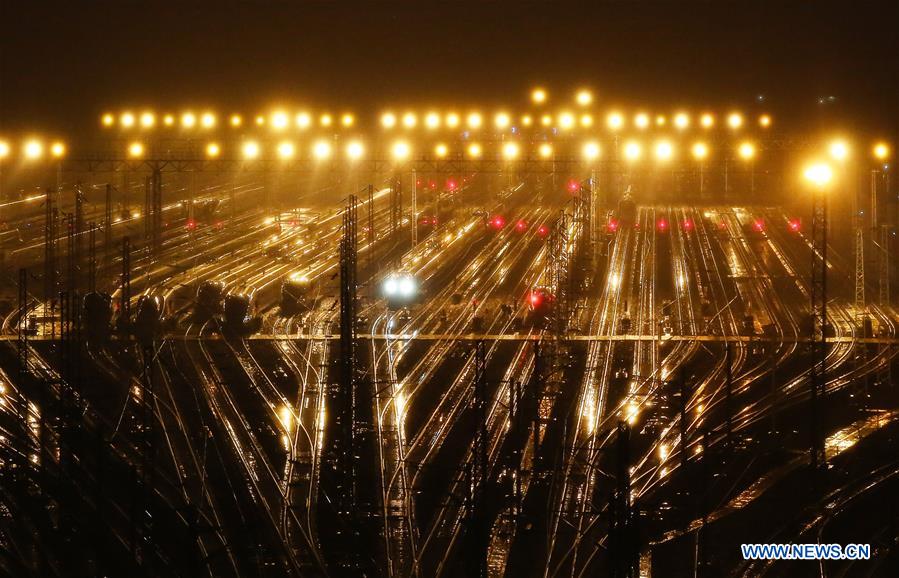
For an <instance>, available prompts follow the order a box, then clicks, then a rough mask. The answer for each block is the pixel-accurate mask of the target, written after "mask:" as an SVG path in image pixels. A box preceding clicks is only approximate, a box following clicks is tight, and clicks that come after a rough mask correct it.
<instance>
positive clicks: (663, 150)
mask: <svg viewBox="0 0 899 578" xmlns="http://www.w3.org/2000/svg"><path fill="white" fill-rule="evenodd" d="M334 146H335V145H334V144H333V143H332V142H331V141H328V140H324V139H321V140H317V141H315V142H314V143H312V145H311V150H310V151H309V152H310V153H311V156H312V157H313V158H316V159H319V160H325V159H329V158H331V157H332V156H333V154H334ZM498 147H499V148H498V150H497V151H496V152H497V153H498V154H499V156H500V157H501V158H503V159H505V160H508V161H514V160H517V159H519V158H521V157H522V156H523V155H524V154H526V151H524V150H523V145H521V144H520V143H518V142H514V141H506V142H504V143H498ZM621 151H622V153H623V157H624V159H625V160H628V161H638V160H640V159H641V158H642V157H643V156H644V145H643V143H641V142H640V141H637V140H628V141H625V142H624V143H622V146H621ZM263 152H264V151H263V147H262V145H260V143H259V142H257V141H254V140H246V141H243V142H242V143H241V144H240V145H239V156H240V157H241V158H243V159H245V160H254V159H257V158H261V157H262V155H263ZM271 152H274V155H275V156H277V158H280V159H283V160H289V159H292V158H295V157H297V156H300V155H301V152H302V151H301V150H300V149H299V147H298V146H297V145H296V144H295V143H294V142H293V141H289V140H284V141H281V142H280V143H277V144H276V145H274V148H273V151H271ZM450 152H451V150H450V147H449V146H448V145H447V144H444V143H438V144H436V145H434V147H433V156H434V157H436V158H446V157H447V156H449V155H450ZM460 152H462V153H463V154H464V155H465V156H467V157H469V158H473V159H477V158H481V157H483V156H484V155H485V154H486V152H487V151H485V148H484V146H483V145H481V144H480V143H477V142H472V143H469V144H467V145H466V146H465V148H464V150H463V151H460ZM554 152H555V150H554V148H553V145H552V144H551V143H547V142H544V143H541V144H539V145H537V146H536V148H535V149H534V151H533V153H534V154H535V156H536V157H537V158H541V159H546V160H550V159H552V158H553V155H554ZM711 152H712V151H711V148H710V147H709V145H708V144H706V143H705V142H702V141H698V142H695V143H693V145H692V146H691V147H690V154H691V155H692V156H693V158H694V159H696V160H700V161H701V160H703V159H705V158H707V157H709V156H710V155H711ZM735 152H736V154H737V156H738V157H739V158H741V159H743V160H746V161H751V160H752V159H754V158H755V157H756V156H757V154H758V148H757V146H756V144H755V143H753V142H751V141H748V140H746V141H742V142H740V143H738V144H737V146H736V151H735ZM827 152H828V154H829V156H830V157H831V158H832V159H833V160H837V161H843V160H845V159H847V158H848V157H849V156H850V154H851V146H850V144H849V143H848V142H847V141H845V140H843V139H834V140H832V141H830V142H829V143H828V146H827ZM871 152H872V155H873V156H874V158H875V159H877V160H880V161H884V160H886V159H887V158H889V156H890V147H889V145H887V144H886V143H885V142H877V143H875V144H874V145H873V146H872V149H871ZM147 153H148V148H147V146H146V145H145V144H144V143H143V142H140V141H134V142H131V143H130V144H128V147H127V155H128V157H130V158H133V159H140V158H143V157H145V156H146V155H147ZM204 153H205V155H206V157H207V158H210V159H215V158H219V157H221V156H222V155H223V154H224V153H225V150H224V147H223V146H222V145H220V144H219V143H216V142H210V143H207V144H206V145H205V149H204ZM344 153H345V154H346V157H347V158H348V159H350V160H358V159H361V158H363V157H364V156H365V145H364V143H363V142H362V141H359V140H351V141H349V142H348V143H346V144H345V146H344ZM412 153H413V147H412V145H411V144H410V143H409V142H407V141H404V140H397V141H395V142H393V143H392V145H391V146H390V156H391V157H392V158H393V159H394V160H397V161H402V160H406V159H408V158H410V157H411V156H412ZM651 153H652V154H653V155H654V157H655V158H656V159H657V160H659V161H668V160H671V159H673V158H674V156H675V154H676V145H675V144H674V143H672V142H671V141H669V140H665V139H661V140H657V141H656V142H655V143H654V144H653V145H652V148H651ZM11 154H12V147H11V145H10V144H9V143H8V142H7V141H5V140H2V139H0V160H2V159H5V158H7V157H9V156H10V155H11ZM65 155H66V145H65V143H63V142H62V141H53V142H50V143H45V142H44V141H42V140H40V139H29V140H26V141H25V142H24V143H23V144H22V146H21V156H22V157H24V158H25V159H27V160H37V159H41V158H44V157H50V158H54V159H62V158H63V157H64V156H65ZM581 155H582V157H583V159H584V160H587V161H591V160H595V159H598V158H599V157H600V156H602V147H601V146H600V144H599V143H598V142H596V141H587V142H585V143H583V145H582V147H581Z"/></svg>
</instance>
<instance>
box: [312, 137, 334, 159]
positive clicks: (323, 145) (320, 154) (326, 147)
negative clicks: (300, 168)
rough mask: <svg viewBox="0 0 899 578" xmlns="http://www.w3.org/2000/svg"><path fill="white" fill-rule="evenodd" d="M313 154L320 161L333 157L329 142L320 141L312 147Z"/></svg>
mask: <svg viewBox="0 0 899 578" xmlns="http://www.w3.org/2000/svg"><path fill="white" fill-rule="evenodd" d="M312 154H313V156H315V158H317V159H318V160H325V159H326V158H328V157H329V156H331V145H330V144H328V143H327V142H325V141H323V140H320V141H318V142H317V143H315V145H313V147H312Z"/></svg>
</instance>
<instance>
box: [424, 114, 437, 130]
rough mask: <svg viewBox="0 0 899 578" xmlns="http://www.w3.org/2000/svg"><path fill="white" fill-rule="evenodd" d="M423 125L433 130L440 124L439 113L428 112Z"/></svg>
mask: <svg viewBox="0 0 899 578" xmlns="http://www.w3.org/2000/svg"><path fill="white" fill-rule="evenodd" d="M425 126H426V127H428V128H429V129H431V130H433V129H435V128H438V127H439V126H440V115H439V114H437V113H436V112H429V113H428V114H427V115H426V116H425Z"/></svg>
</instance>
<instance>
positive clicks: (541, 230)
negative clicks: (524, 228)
mask: <svg viewBox="0 0 899 578" xmlns="http://www.w3.org/2000/svg"><path fill="white" fill-rule="evenodd" d="M537 234H538V235H540V236H541V237H546V236H547V235H549V227H547V226H546V225H540V226H539V227H537Z"/></svg>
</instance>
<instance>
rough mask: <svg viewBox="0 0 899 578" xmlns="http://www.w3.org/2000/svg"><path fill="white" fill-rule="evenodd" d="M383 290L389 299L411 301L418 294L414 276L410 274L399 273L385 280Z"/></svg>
mask: <svg viewBox="0 0 899 578" xmlns="http://www.w3.org/2000/svg"><path fill="white" fill-rule="evenodd" d="M381 290H382V292H383V294H384V296H385V297H387V298H388V299H393V298H400V299H403V300H409V299H411V298H412V297H414V296H415V294H416V293H417V291H418V286H417V283H416V282H415V278H414V277H412V275H410V274H408V273H399V274H396V275H390V276H388V277H387V278H386V279H384V282H383V283H382V285H381Z"/></svg>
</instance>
